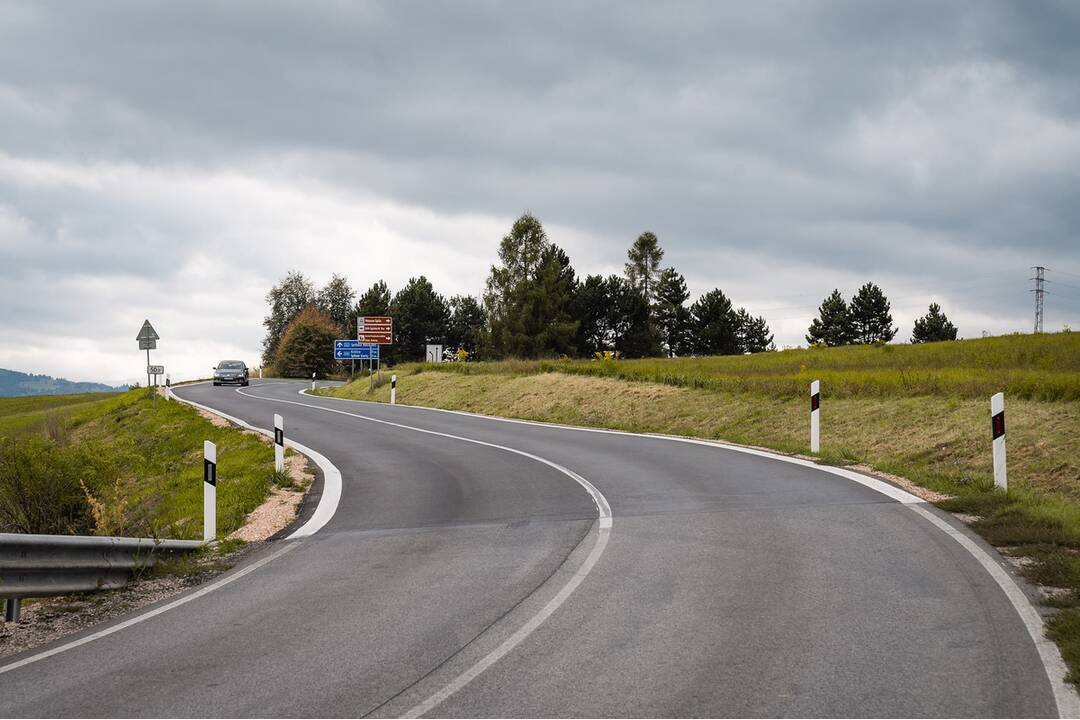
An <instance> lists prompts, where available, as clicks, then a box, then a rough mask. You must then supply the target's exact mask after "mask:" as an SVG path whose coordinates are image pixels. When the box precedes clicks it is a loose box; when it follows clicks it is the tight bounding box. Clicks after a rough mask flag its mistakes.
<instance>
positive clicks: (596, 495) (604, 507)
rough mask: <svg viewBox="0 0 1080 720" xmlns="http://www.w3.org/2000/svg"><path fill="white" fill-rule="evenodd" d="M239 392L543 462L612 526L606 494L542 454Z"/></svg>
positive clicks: (365, 416) (606, 525)
mask: <svg viewBox="0 0 1080 720" xmlns="http://www.w3.org/2000/svg"><path fill="white" fill-rule="evenodd" d="M236 392H238V393H240V394H241V395H243V396H244V397H249V398H252V399H254V400H263V401H265V402H276V403H286V404H288V405H299V406H300V407H306V408H311V409H313V410H321V411H323V412H328V413H335V414H338V415H345V416H347V417H354V418H357V419H359V420H366V421H367V422H373V423H377V424H379V425H388V426H390V427H396V428H401V429H402V430H412V431H413V432H418V433H423V434H425V435H435V436H437V437H444V438H448V439H450V440H460V441H461V442H467V443H472V444H474V445H482V446H484V447H489V448H494V449H496V450H503V451H505V452H509V453H513V454H515V455H521V456H522V457H527V458H529V459H530V460H535V461H536V462H539V463H543V464H544V465H547V466H548V467H551V468H553V469H555V470H557V471H559V472H560V473H562V474H563V475H566V476H568V477H570V478H571V479H573V480H574V481H575V482H577V483H578V484H579V485H581V487H583V488H584V489H585V491H586V492H587V493H589V496H590V497H591V498H592V501H593V504H594V505H596V511H597V514H598V519H599V521H600V527H602V528H610V527H611V525H612V515H611V505H609V504H608V501H607V498H605V497H604V495H603V493H601V492H600V490H598V489H597V487H596V486H595V485H593V484H592V483H591V482H589V481H588V480H586V479H585V478H583V477H582V476H581V475H578V474H577V473H576V472H574V471H573V470H570V469H569V468H566V467H563V466H562V465H559V464H558V463H556V462H552V461H551V460H548V459H547V458H544V457H540V456H539V455H533V454H532V453H529V452H525V451H524V450H518V449H517V448H512V447H508V446H506V445H498V444H496V443H490V442H486V441H484V440H476V439H474V438H467V437H462V436H461V435H452V434H450V433H444V432H438V431H436V430H427V429H425V428H419V427H414V426H412V425H405V424H403V423H396V422H391V421H389V420H380V419H379V418H373V417H371V416H369V415H358V414H356V413H351V412H346V411H345V410H337V409H335V408H329V407H325V406H322V405H312V404H310V403H302V402H297V401H295V400H283V399H279V398H270V397H259V396H258V395H249V394H248V393H246V392H243V388H237V389H236ZM302 393H303V391H301V394H302Z"/></svg>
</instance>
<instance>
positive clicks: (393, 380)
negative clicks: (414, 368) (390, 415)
mask: <svg viewBox="0 0 1080 720" xmlns="http://www.w3.org/2000/svg"><path fill="white" fill-rule="evenodd" d="M390 404H391V405H397V375H391V376H390Z"/></svg>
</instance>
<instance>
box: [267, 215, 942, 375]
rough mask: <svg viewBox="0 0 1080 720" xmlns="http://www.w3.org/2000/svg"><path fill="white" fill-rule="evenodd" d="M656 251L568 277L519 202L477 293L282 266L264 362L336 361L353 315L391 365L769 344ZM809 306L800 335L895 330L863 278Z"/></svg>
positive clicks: (844, 340)
mask: <svg viewBox="0 0 1080 720" xmlns="http://www.w3.org/2000/svg"><path fill="white" fill-rule="evenodd" d="M663 259H664V250H663V248H662V247H661V246H660V242H659V239H658V238H657V236H656V235H655V234H654V233H652V232H643V233H641V234H640V235H639V236H638V237H637V239H636V240H634V242H633V244H632V245H631V246H630V248H629V249H628V250H627V259H626V263H625V266H624V271H623V274H621V275H619V274H612V275H608V276H606V277H605V276H602V275H587V276H585V277H584V278H579V277H578V275H577V273H576V272H575V270H574V268H573V265H572V264H571V261H570V257H569V256H568V255H567V254H566V252H565V251H564V250H563V249H562V248H561V247H559V246H558V245H557V244H555V243H554V242H552V241H551V240H550V238H548V236H547V233H546V232H545V230H544V227H543V225H542V224H541V222H540V220H539V219H537V218H536V217H535V216H533V215H532V214H531V213H525V214H523V215H522V216H521V217H519V218H518V219H517V220H516V221H515V222H514V224H513V226H512V227H511V228H510V232H509V233H507V234H506V236H505V237H503V238H502V240H501V241H500V243H499V250H498V261H497V262H496V264H494V265H492V267H491V269H490V272H489V274H488V278H487V282H486V284H485V288H484V292H483V296H482V298H481V299H480V300H478V299H477V298H474V297H471V296H468V295H454V296H451V297H449V298H447V297H446V296H444V295H442V294H440V293H438V292H437V291H436V290H435V288H434V287H433V286H432V284H431V282H430V281H429V280H428V279H427V278H426V277H424V276H423V275H421V276H419V277H415V278H411V279H410V280H409V281H408V283H406V285H405V287H403V288H401V289H400V290H398V291H397V292H395V293H391V291H390V288H389V287H388V286H387V284H386V283H385V282H384V281H383V280H378V281H376V282H375V283H374V284H372V285H371V286H370V287H369V288H368V289H367V290H366V291H365V292H364V293H363V294H361V295H360V296H359V297H357V293H356V291H355V290H354V289H353V287H352V286H351V285H350V283H349V281H348V280H347V279H346V278H345V277H343V276H341V275H338V274H335V275H333V276H332V277H331V279H330V281H329V282H328V283H327V284H326V285H325V286H324V287H322V288H316V286H315V284H314V283H313V282H312V281H311V280H310V279H308V278H307V277H306V276H305V275H304V274H303V273H301V272H298V271H292V272H290V273H288V274H287V275H286V276H285V278H284V279H282V280H281V281H280V282H279V283H278V284H276V285H275V286H274V287H273V288H271V289H270V291H269V292H268V293H267V296H266V301H267V303H268V305H269V308H270V312H269V314H268V315H267V316H266V318H265V320H264V321H263V326H264V327H265V329H266V335H265V337H264V340H263V363H264V365H268V366H274V367H275V368H276V369H277V370H278V372H281V373H282V374H287V375H292V374H295V375H300V374H307V373H310V372H312V371H314V372H317V373H319V374H329V373H331V372H333V371H334V370H335V369H336V367H335V363H334V361H333V359H332V357H331V354H332V353H331V352H330V348H331V347H332V341H333V340H334V339H336V338H353V337H356V320H357V318H358V317H362V316H383V315H388V316H391V317H393V319H394V343H393V344H392V345H389V346H383V347H382V348H381V353H382V359H383V360H384V361H385V362H387V363H391V364H392V363H396V362H406V361H415V360H420V359H423V357H424V349H425V345H428V344H440V345H443V346H444V347H445V348H446V349H447V350H449V351H450V352H451V353H456V354H457V355H458V356H459V357H469V358H482V359H486V360H492V359H502V358H507V357H516V358H552V357H593V356H594V355H595V354H596V353H599V352H611V353H617V354H618V355H619V356H621V357H627V358H633V357H649V356H660V355H667V356H669V357H674V356H682V355H730V354H742V353H756V352H764V351H768V350H775V345H774V343H773V335H772V333H771V332H770V330H769V326H768V323H767V322H766V321H765V318H764V317H762V316H753V315H751V314H750V313H749V312H748V311H747V310H746V309H745V308H742V307H739V308H736V307H735V306H734V304H733V303H732V301H731V299H730V298H728V296H727V295H726V294H724V292H723V291H722V290H721V289H720V288H715V289H713V290H710V291H709V292H706V293H705V294H703V295H702V296H700V297H699V298H697V299H696V300H695V301H694V302H693V303H690V302H689V301H690V292H689V291H688V290H687V286H686V279H685V278H684V277H683V275H682V274H680V273H679V272H678V271H677V270H676V269H675V268H673V267H664V266H663ZM936 307H937V306H931V310H932V313H931V315H928V316H927V318H924V319H923V320H921V321H920V322H922V323H923V325H922V326H920V324H919V323H918V322H917V323H916V335H917V336H919V337H920V338H921V339H922V340H921V341H925V340H930V339H943V338H941V337H939V336H941V335H943V334H944V335H947V334H948V332H947V330H948V328H949V327H951V323H948V320H947V318H945V317H944V315H941V314H940V308H938V309H937V310H936V311H935V310H934V308H936ZM819 312H820V317H818V318H816V319H815V320H814V323H813V324H812V325H811V327H810V329H809V331H808V335H807V342H809V343H811V344H817V343H820V344H826V345H844V344H849V343H859V342H888V341H889V340H891V339H892V338H893V336H894V335H895V333H896V330H895V328H892V317H891V315H890V314H889V303H888V300H887V299H886V298H885V296H884V294H883V293H882V292H881V289H880V288H878V287H877V286H876V285H873V284H872V283H868V284H867V285H865V286H863V288H861V289H860V290H859V293H858V294H857V295H856V296H855V298H854V299H853V300H852V303H851V306H850V307H849V306H848V305H847V303H846V302H845V301H844V299H843V297H841V296H840V293H839V292H838V291H836V292H834V293H833V294H832V295H831V296H830V297H829V298H826V300H825V301H824V302H823V303H822V305H821V307H820V309H819ZM920 327H921V328H922V329H920ZM955 334H956V331H955V328H952V337H953V338H955ZM913 341H915V340H913Z"/></svg>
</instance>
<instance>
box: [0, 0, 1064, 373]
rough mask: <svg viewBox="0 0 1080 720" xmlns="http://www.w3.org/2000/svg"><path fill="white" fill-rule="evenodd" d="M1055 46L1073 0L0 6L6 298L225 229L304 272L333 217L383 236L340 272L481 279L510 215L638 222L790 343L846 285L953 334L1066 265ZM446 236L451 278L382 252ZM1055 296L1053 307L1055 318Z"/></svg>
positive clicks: (996, 320) (693, 273)
mask: <svg viewBox="0 0 1080 720" xmlns="http://www.w3.org/2000/svg"><path fill="white" fill-rule="evenodd" d="M1078 36H1080V7H1078V6H1077V5H1076V4H1074V3H1067V2H1062V3H1049V2H1047V3H1023V4H1009V3H991V2H970V3H966V2H956V3H938V2H926V3H903V4H895V3H865V2H848V3H845V2H835V3H820V4H818V3H805V2H797V3H796V2H792V3H768V4H759V5H752V6H738V5H723V4H716V3H685V4H672V3H664V4H636V5H628V4H625V3H610V4H609V3H588V4H584V5H581V4H550V3H545V4H542V5H540V4H538V5H535V6H521V5H509V4H504V3H445V4H434V3H385V4H377V3H364V4H358V3H325V4H321V5H312V4H310V3H295V4H275V5H274V6H273V7H272V8H271V7H270V6H267V5H265V4H262V3H249V4H244V3H229V4H224V5H222V4H214V3H204V4H198V3H184V4H176V3H159V4H147V3H126V2H115V3H97V4H93V5H91V4H84V3H76V4H59V3H58V4H50V3H26V4H18V3H13V4H12V3H9V4H6V5H5V6H4V7H3V8H2V9H0V251H2V252H3V257H4V260H5V263H4V267H2V268H0V283H2V284H3V285H2V288H0V290H2V294H3V296H4V301H5V302H4V305H5V309H4V310H0V317H2V318H3V321H4V323H5V325H10V326H11V327H13V328H14V327H22V326H25V327H27V328H31V327H33V326H35V325H40V324H42V323H45V322H53V321H55V322H56V323H58V324H59V325H58V327H63V326H64V323H65V319H64V318H65V312H64V311H63V308H64V307H65V305H67V306H70V302H71V298H69V297H67V296H65V295H64V294H63V293H60V294H59V295H57V296H56V298H55V302H56V307H54V308H53V309H51V310H50V309H49V303H43V307H41V308H40V309H38V310H37V311H35V310H34V303H32V302H28V301H26V300H25V298H24V297H23V296H22V292H23V289H24V288H25V287H26V284H27V283H28V282H30V281H29V280H28V278H38V279H39V280H34V282H50V281H51V282H54V283H59V284H61V285H63V284H64V282H65V279H66V278H69V277H81V276H86V277H106V276H107V277H112V278H116V282H118V283H123V282H125V280H124V278H135V277H142V276H143V275H144V274H145V273H144V270H143V268H144V266H145V263H146V259H147V258H153V259H154V262H155V264H156V267H157V268H158V273H157V277H158V278H159V279H158V280H157V281H156V283H155V284H151V285H150V286H149V287H148V288H147V292H148V293H149V294H150V295H154V293H157V294H159V295H161V296H163V297H164V296H165V295H167V294H169V293H170V292H175V287H176V284H177V283H179V282H181V279H180V278H181V277H182V270H181V268H185V267H189V268H190V267H201V266H200V264H199V261H200V259H201V258H205V257H208V256H212V255H213V252H214V247H215V245H217V244H220V243H228V244H229V246H230V247H233V248H236V249H237V252H238V253H241V252H243V253H245V254H247V255H249V256H253V257H252V259H251V262H250V265H249V267H248V269H247V270H245V272H248V273H250V275H251V279H250V286H251V287H259V286H260V283H263V284H265V285H268V284H269V283H270V282H272V281H273V280H274V278H275V277H277V276H279V275H280V274H281V273H283V272H284V270H285V269H287V268H288V267H290V266H292V265H295V266H297V267H301V268H308V269H309V271H310V272H312V273H313V274H319V273H323V272H326V271H328V270H329V269H330V266H329V265H326V264H325V263H323V262H322V261H321V260H319V259H317V258H314V259H311V260H307V259H305V256H304V254H303V252H302V251H303V250H304V249H305V247H304V246H312V247H318V245H319V243H320V242H323V241H324V239H325V236H326V235H327V234H329V235H331V236H333V237H334V238H335V239H334V240H333V241H332V243H331V244H332V245H333V247H334V248H335V249H336V250H335V251H336V252H341V253H345V254H346V257H348V253H349V242H348V241H347V239H346V236H347V235H350V234H352V235H353V236H354V237H357V239H358V240H361V239H362V238H360V237H358V236H361V235H363V234H365V233H367V234H368V235H371V236H372V237H379V238H382V245H381V246H380V247H378V248H373V249H368V250H367V254H368V256H372V255H374V256H376V257H375V258H374V262H370V263H365V262H362V261H361V260H360V259H359V258H356V259H349V260H347V261H345V264H346V265H351V266H352V267H353V268H354V273H355V274H354V275H353V280H354V282H355V283H356V284H357V285H365V284H367V283H369V282H371V281H372V280H374V279H375V275H374V274H375V273H376V272H379V273H382V274H383V275H386V276H387V277H388V279H391V278H395V279H396V278H401V279H404V277H407V275H408V274H420V273H421V272H424V273H426V274H428V275H429V276H436V277H437V276H439V275H440V273H441V274H443V276H444V277H445V278H446V280H445V284H446V286H445V287H443V288H442V289H443V290H444V291H446V292H461V291H468V292H475V291H476V290H477V289H478V288H479V286H480V283H481V282H482V280H483V275H484V273H485V272H486V269H487V265H488V264H489V263H490V262H491V260H492V259H493V257H494V249H495V245H496V243H497V240H498V237H499V235H500V233H501V232H502V230H501V228H502V227H504V226H505V225H506V224H508V221H509V219H511V218H512V217H513V216H514V215H516V214H517V213H519V212H520V211H521V210H523V209H525V208H529V209H531V210H532V211H534V212H536V213H537V214H538V215H540V217H541V218H542V219H543V220H544V221H545V222H546V223H548V224H550V225H552V226H554V227H556V228H559V229H561V230H562V234H561V235H559V234H557V233H554V232H553V233H552V235H553V237H555V239H556V241H558V242H560V243H562V244H564V245H566V246H567V248H568V249H569V250H570V251H571V254H572V257H573V258H574V259H575V262H576V264H577V265H578V269H579V271H581V272H597V271H605V272H606V271H612V270H617V269H618V268H619V267H620V266H621V263H622V260H623V253H624V251H625V247H626V246H627V245H628V244H629V243H630V241H631V240H632V239H633V238H634V237H635V236H636V235H637V234H638V233H639V232H641V231H642V230H644V229H652V230H654V231H656V232H657V233H658V234H659V235H660V237H661V241H662V243H663V244H664V246H665V247H666V249H667V252H668V256H667V257H668V260H669V261H670V262H671V263H672V264H674V265H676V266H677V267H679V268H680V269H682V270H683V271H684V272H686V274H687V276H688V278H690V280H691V282H692V284H693V286H694V287H693V289H694V290H696V291H698V292H701V291H704V290H707V289H709V288H710V287H712V286H715V285H719V286H721V287H723V288H725V290H729V289H730V294H732V295H733V296H734V297H735V299H736V302H745V303H747V304H748V305H750V306H751V309H753V307H755V306H756V307H758V308H762V309H763V310H764V309H767V308H774V307H776V308H785V309H783V310H778V311H775V319H774V320H773V324H774V326H775V327H777V328H780V327H781V326H783V327H784V329H783V330H782V331H781V332H779V333H778V334H779V335H780V336H781V338H782V339H783V341H784V342H787V343H794V342H798V341H799V340H800V332H799V331H798V328H799V324H800V323H802V321H801V319H799V318H798V317H794V316H796V315H799V314H800V313H803V314H805V313H807V312H812V310H813V307H814V306H815V305H816V304H817V302H818V301H819V300H820V298H821V297H822V296H824V295H825V294H826V293H827V292H828V291H829V290H831V288H832V287H833V286H834V285H835V286H840V287H841V289H842V290H844V291H845V292H850V291H851V290H852V289H854V288H855V287H856V286H857V285H858V284H859V283H860V282H862V281H863V280H865V279H871V278H873V279H877V280H878V281H879V282H881V283H882V284H884V285H886V290H887V291H889V292H890V293H892V294H893V295H894V296H895V297H897V298H901V297H903V298H908V297H909V296H910V298H911V299H910V301H909V300H904V301H903V302H904V303H906V304H910V305H911V308H910V309H905V310H904V311H903V313H900V312H898V313H897V314H898V320H899V319H900V315H901V314H903V315H904V319H903V322H904V323H909V322H910V317H912V316H914V315H915V314H917V312H918V310H919V307H920V306H921V307H925V304H926V303H927V302H929V300H930V299H931V295H934V296H935V297H941V298H946V299H947V300H948V303H949V304H948V305H947V307H946V310H947V311H951V312H952V314H954V315H955V316H956V317H957V318H958V319H959V320H960V325H961V331H962V333H964V334H967V335H974V334H978V332H980V331H982V330H984V329H986V330H990V331H994V332H1000V331H1006V330H1012V329H1022V328H1024V327H1026V326H1027V325H1028V323H1029V319H1028V317H1029V315H1030V312H1029V307H1028V305H1029V304H1030V303H1029V297H1028V293H1027V292H1026V290H1027V287H1028V284H1027V282H1026V278H1027V276H1028V270H1027V267H1028V266H1029V265H1032V264H1036V263H1039V264H1045V265H1049V266H1050V267H1052V268H1055V267H1056V268H1060V269H1061V271H1063V272H1069V271H1072V272H1076V273H1080V243H1078V242H1077V240H1076V238H1077V237H1080V198H1078V196H1077V190H1076V188H1077V179H1078V178H1077V170H1076V168H1077V167H1080V86H1078V85H1077V84H1076V82H1075V78H1076V76H1077V74H1078V72H1080V49H1078V47H1077V43H1076V41H1075V38H1076V37H1078ZM328 195H330V196H333V197H334V198H335V199H334V201H333V202H330V203H326V202H322V201H321V200H320V198H322V197H325V196H328ZM283 208H284V209H288V212H285V211H284V210H283ZM355 208H362V212H360V211H357V210H355ZM416 213H421V214H423V213H427V214H429V215H425V218H427V219H425V220H424V221H422V222H413V221H412V220H410V219H409V218H410V217H411V216H412V215H415V214H416ZM479 232H483V233H490V236H483V237H479V236H477V233H479ZM447 237H455V238H459V239H458V240H457V243H458V246H459V247H460V248H462V250H463V253H462V257H461V258H460V259H453V258H452V257H451V256H450V255H445V261H444V265H445V266H446V267H447V268H450V267H451V266H452V268H453V269H450V270H444V269H443V268H440V267H437V266H433V267H425V266H424V264H425V263H424V262H423V260H420V259H418V258H425V257H427V258H430V257H435V256H433V255H431V254H429V253H427V252H424V251H420V252H414V253H412V256H411V257H405V256H401V255H398V254H396V253H397V252H398V251H397V250H396V249H395V248H396V246H398V245H399V244H401V247H405V246H408V247H410V248H414V249H415V248H420V247H430V248H445V245H446V243H447ZM252 251H258V252H254V253H253V252H252ZM439 257H443V256H439ZM458 262H461V263H462V264H461V265H460V266H458V265H456V264H455V263H458ZM402 263H406V264H407V269H404V268H402V267H401V265H402ZM751 268H753V269H754V271H753V272H750V271H749V269H751ZM1051 277H1053V275H1051ZM1062 280H1063V281H1064V277H1063V278H1062ZM1074 281H1075V284H1077V285H1080V279H1077V278H1074ZM1061 291H1062V292H1061V293H1060V296H1055V297H1053V298H1052V300H1051V302H1050V303H1049V305H1048V307H1049V308H1050V315H1049V318H1048V320H1049V321H1050V322H1051V323H1055V322H1056V323H1057V324H1059V325H1060V324H1061V323H1063V322H1071V323H1073V324H1076V323H1077V322H1078V320H1080V291H1077V292H1076V293H1075V294H1074V291H1072V290H1071V289H1069V288H1068V287H1066V286H1064V285H1063V286H1062V287H1061ZM230 292H232V293H233V294H234V295H235V293H236V292H238V290H237V289H235V288H232V289H231V290H230V289H228V288H223V289H221V290H220V297H221V298H226V297H229V293H230ZM792 296H799V297H798V299H796V300H791V299H790V298H791V297H792ZM83 302H84V303H89V304H90V305H89V306H90V307H94V301H93V299H92V298H89V299H84V300H83ZM244 302H245V307H249V308H250V312H252V313H253V314H254V317H252V318H251V324H252V325H253V327H254V330H253V331H252V332H251V333H247V334H245V335H244V338H243V340H242V343H241V345H242V346H243V347H248V346H249V345H251V344H252V343H253V342H254V343H255V344H256V345H257V336H258V326H257V322H258V320H259V319H260V318H261V315H260V313H261V309H260V308H259V305H260V302H261V298H260V297H255V298H253V299H252V298H245V301H244ZM1055 303H1056V304H1055ZM901 304H902V303H901V301H900V300H899V299H898V300H897V302H896V305H897V307H898V308H899V307H900V306H901ZM796 305H797V306H798V307H794V306H796ZM109 307H111V306H109V305H108V304H107V303H106V301H105V300H102V305H101V306H100V307H98V308H97V309H96V310H94V313H95V314H96V315H98V316H100V315H101V314H102V313H107V312H108V308H109ZM786 308H793V309H791V310H788V309H786ZM807 308H809V310H807ZM192 311H193V312H194V311H195V310H194V309H193V310H192ZM773 312H774V311H769V312H766V313H765V314H766V315H767V316H770V314H772V313H773ZM785 313H790V315H791V316H792V317H793V319H792V320H790V321H789V320H788V319H786V318H787V317H788V316H787V315H785ZM72 322H73V321H72ZM86 322H89V321H86ZM789 325H790V327H788V326H789ZM802 325H805V323H802ZM78 329H79V324H78V323H75V324H71V323H70V322H69V325H68V326H67V329H66V332H68V333H69V334H71V335H77V334H78ZM904 331H905V332H906V328H905V329H904ZM28 332H29V331H28ZM193 332H194V331H193ZM255 349H256V348H252V351H254V350H255ZM9 352H14V350H10V349H9ZM3 359H4V354H3V349H2V348H0V362H3Z"/></svg>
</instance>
